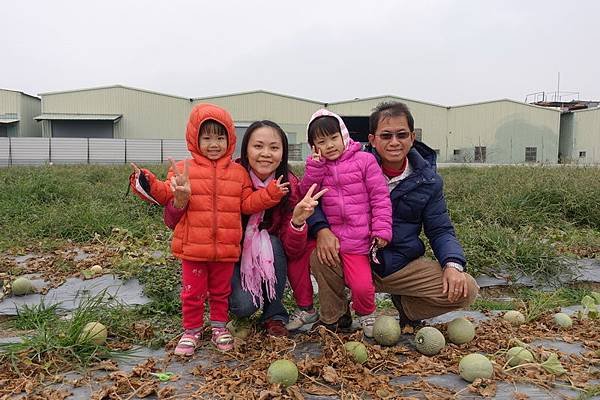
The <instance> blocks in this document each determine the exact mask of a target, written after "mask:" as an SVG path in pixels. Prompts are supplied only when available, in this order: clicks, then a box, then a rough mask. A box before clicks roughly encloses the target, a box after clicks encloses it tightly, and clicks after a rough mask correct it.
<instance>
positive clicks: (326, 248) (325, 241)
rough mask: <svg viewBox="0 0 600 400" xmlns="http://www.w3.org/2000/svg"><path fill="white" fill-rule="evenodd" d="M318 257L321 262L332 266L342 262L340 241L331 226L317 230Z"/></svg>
mask: <svg viewBox="0 0 600 400" xmlns="http://www.w3.org/2000/svg"><path fill="white" fill-rule="evenodd" d="M316 250H317V258H318V259H319V262H321V263H322V264H325V265H329V266H330V267H335V266H338V265H340V264H341V261H340V241H339V240H338V238H337V237H336V236H335V235H334V234H333V232H331V230H330V229H329V228H323V229H321V230H320V231H319V232H317V249H316Z"/></svg>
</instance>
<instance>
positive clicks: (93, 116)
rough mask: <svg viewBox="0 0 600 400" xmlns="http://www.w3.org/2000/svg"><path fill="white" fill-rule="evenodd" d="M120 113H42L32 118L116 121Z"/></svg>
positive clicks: (39, 119) (37, 119)
mask: <svg viewBox="0 0 600 400" xmlns="http://www.w3.org/2000/svg"><path fill="white" fill-rule="evenodd" d="M122 116H123V115H122V114H42V115H38V116H37V117H35V118H34V119H35V120H36V121H41V120H67V121H118V120H119V119H120V118H121V117H122Z"/></svg>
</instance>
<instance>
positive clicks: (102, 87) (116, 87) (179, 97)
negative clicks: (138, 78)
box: [39, 85, 192, 101]
mask: <svg viewBox="0 0 600 400" xmlns="http://www.w3.org/2000/svg"><path fill="white" fill-rule="evenodd" d="M102 89H128V90H135V91H137V92H144V93H150V94H156V95H159V96H167V97H174V98H176V99H181V100H186V101H191V100H192V99H190V98H187V97H181V96H175V95H172V94H167V93H160V92H153V91H151V90H146V89H139V88H135V87H131V86H124V85H110V86H98V87H92V88H83V89H74V90H61V91H58V92H46V93H40V94H39V96H47V95H53V94H63V93H75V92H89V91H92V90H102Z"/></svg>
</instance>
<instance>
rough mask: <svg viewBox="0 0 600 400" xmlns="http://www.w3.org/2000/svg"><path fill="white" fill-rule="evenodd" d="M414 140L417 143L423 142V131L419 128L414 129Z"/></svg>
mask: <svg viewBox="0 0 600 400" xmlns="http://www.w3.org/2000/svg"><path fill="white" fill-rule="evenodd" d="M415 136H416V137H415V139H417V140H418V141H419V142H422V141H423V129H421V128H415Z"/></svg>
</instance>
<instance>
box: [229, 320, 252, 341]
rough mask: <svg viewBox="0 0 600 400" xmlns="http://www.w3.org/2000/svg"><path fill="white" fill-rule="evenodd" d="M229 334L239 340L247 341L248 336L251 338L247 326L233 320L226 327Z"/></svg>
mask: <svg viewBox="0 0 600 400" xmlns="http://www.w3.org/2000/svg"><path fill="white" fill-rule="evenodd" d="M225 327H226V328H227V329H229V332H230V333H231V335H232V336H233V337H236V338H238V339H242V340H246V338H247V337H248V336H250V328H249V327H248V325H247V324H244V323H241V322H240V323H236V322H234V321H233V320H231V321H229V322H228V323H227V325H225Z"/></svg>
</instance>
